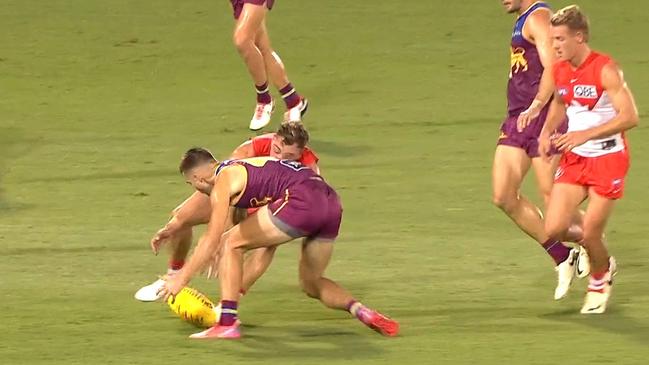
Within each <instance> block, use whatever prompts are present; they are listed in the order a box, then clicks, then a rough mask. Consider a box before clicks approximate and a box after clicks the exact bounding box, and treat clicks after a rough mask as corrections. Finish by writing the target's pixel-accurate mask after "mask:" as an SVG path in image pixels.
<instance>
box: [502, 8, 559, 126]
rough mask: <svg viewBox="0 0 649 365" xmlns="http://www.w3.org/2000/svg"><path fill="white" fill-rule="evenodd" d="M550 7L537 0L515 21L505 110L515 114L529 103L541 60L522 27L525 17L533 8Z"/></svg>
mask: <svg viewBox="0 0 649 365" xmlns="http://www.w3.org/2000/svg"><path fill="white" fill-rule="evenodd" d="M542 9H549V6H548V4H546V3H544V2H542V1H539V2H537V3H535V4H534V5H532V6H530V8H529V9H527V10H526V11H525V12H524V13H523V14H521V15H520V16H519V17H518V18H517V19H516V23H515V24H514V30H513V32H512V40H511V46H510V70H509V81H508V84H507V111H508V114H509V116H510V117H511V116H517V115H519V114H520V113H521V112H523V111H524V110H525V109H527V107H528V106H529V105H530V104H532V101H534V97H536V93H537V92H538V90H539V84H540V82H541V75H543V64H542V63H541V58H540V57H539V52H538V50H537V49H536V45H534V44H533V43H531V42H530V41H528V40H527V39H525V37H524V36H523V27H524V26H525V22H526V21H527V18H528V17H529V16H530V15H531V14H532V13H533V12H535V11H537V10H540V11H545V10H542Z"/></svg>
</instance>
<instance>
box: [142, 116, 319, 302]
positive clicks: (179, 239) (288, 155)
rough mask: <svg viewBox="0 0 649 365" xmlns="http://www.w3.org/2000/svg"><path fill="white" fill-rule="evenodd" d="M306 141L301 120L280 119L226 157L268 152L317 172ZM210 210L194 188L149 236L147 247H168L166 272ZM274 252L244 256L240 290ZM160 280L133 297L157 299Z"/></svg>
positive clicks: (177, 265) (181, 260) (176, 266)
mask: <svg viewBox="0 0 649 365" xmlns="http://www.w3.org/2000/svg"><path fill="white" fill-rule="evenodd" d="M308 141H309V133H308V132H307V130H306V129H305V128H304V125H303V124H302V123H296V122H288V123H282V125H281V126H280V127H279V129H278V130H277V132H275V133H268V134H265V135H262V136H258V137H255V138H253V139H251V140H249V141H246V142H244V143H242V144H241V145H240V146H239V147H237V148H236V149H235V150H234V151H233V152H232V155H231V156H230V158H231V159H242V158H249V157H259V156H271V157H275V158H278V159H284V160H296V161H299V162H300V163H302V164H304V165H305V166H308V167H310V168H312V169H313V170H314V171H316V172H317V173H319V172H320V169H319V167H318V157H317V156H316V154H315V153H314V152H313V151H312V150H311V149H310V148H309V147H308V146H307V143H308ZM210 212H211V208H210V199H209V197H208V196H207V195H205V194H203V193H201V192H200V191H195V192H194V193H193V194H192V195H191V196H190V197H189V198H187V200H185V201H184V202H183V203H182V204H180V205H179V206H178V207H177V208H175V209H174V210H173V213H172V216H171V219H170V220H169V222H168V223H167V224H166V225H165V226H164V227H163V228H162V229H160V230H159V231H158V232H157V233H156V235H155V236H154V237H153V239H152V241H151V247H152V249H153V251H154V252H155V253H157V252H158V250H159V249H160V245H161V244H163V243H166V244H167V245H168V246H169V247H170V248H171V251H170V260H169V268H168V270H167V275H174V274H175V273H176V272H177V271H179V270H180V269H181V268H182V267H183V266H184V264H185V259H186V257H187V254H188V253H189V249H190V248H191V244H192V229H193V227H194V226H196V225H199V224H204V223H207V222H208V221H209V217H210ZM249 213H252V211H249ZM274 253H275V248H274V247H270V248H265V249H261V250H255V251H254V252H252V253H251V254H250V255H249V256H248V257H246V261H245V269H244V272H245V274H244V282H243V285H242V293H245V292H246V291H247V290H248V289H250V287H251V286H252V285H253V284H254V283H255V282H256V281H257V279H259V278H260V277H261V276H262V275H263V273H264V272H265V271H266V269H267V268H268V266H269V265H270V263H271V261H272V259H273V255H274ZM163 284H164V280H163V279H158V280H156V281H154V282H153V283H151V284H149V285H146V286H144V287H142V288H140V289H139V290H138V291H137V292H136V293H135V298H136V299H137V300H140V301H143V302H151V301H155V300H158V299H159V296H158V291H159V290H160V288H161V287H162V285H163Z"/></svg>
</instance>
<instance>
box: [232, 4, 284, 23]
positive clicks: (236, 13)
mask: <svg viewBox="0 0 649 365" xmlns="http://www.w3.org/2000/svg"><path fill="white" fill-rule="evenodd" d="M274 2H275V0H230V3H232V10H233V11H234V19H239V16H240V15H241V11H242V10H243V4H245V3H248V4H254V5H264V4H266V7H267V8H268V10H270V9H272V8H273V3H274Z"/></svg>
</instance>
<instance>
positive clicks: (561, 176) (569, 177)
mask: <svg viewBox="0 0 649 365" xmlns="http://www.w3.org/2000/svg"><path fill="white" fill-rule="evenodd" d="M628 170H629V153H628V152H627V150H626V149H624V150H622V151H620V152H614V153H609V154H607V155H603V156H598V157H584V156H580V155H578V154H576V153H572V152H566V153H564V154H563V156H561V162H560V163H559V168H558V169H557V172H556V174H555V175H554V182H555V183H564V184H573V185H581V186H585V187H588V188H591V187H592V188H593V190H595V193H597V195H600V196H603V197H605V198H608V199H620V198H621V197H622V195H623V194H624V177H625V176H626V173H627V171H628Z"/></svg>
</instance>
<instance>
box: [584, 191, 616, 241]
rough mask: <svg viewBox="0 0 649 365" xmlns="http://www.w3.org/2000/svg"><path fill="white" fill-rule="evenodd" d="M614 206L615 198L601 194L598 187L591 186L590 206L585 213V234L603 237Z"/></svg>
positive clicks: (589, 194)
mask: <svg viewBox="0 0 649 365" xmlns="http://www.w3.org/2000/svg"><path fill="white" fill-rule="evenodd" d="M614 206H615V200H613V199H609V198H607V197H604V196H602V195H599V194H598V193H597V192H596V189H595V188H593V187H591V188H590V189H589V192H588V207H587V208H586V214H585V215H584V235H586V236H589V237H601V236H602V234H603V233H604V228H605V227H606V222H608V218H609V217H610V216H611V214H612V213H613V208H614Z"/></svg>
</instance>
